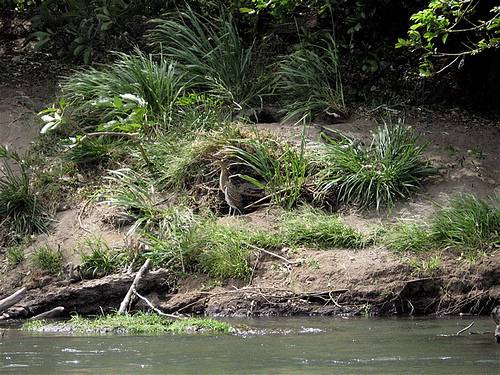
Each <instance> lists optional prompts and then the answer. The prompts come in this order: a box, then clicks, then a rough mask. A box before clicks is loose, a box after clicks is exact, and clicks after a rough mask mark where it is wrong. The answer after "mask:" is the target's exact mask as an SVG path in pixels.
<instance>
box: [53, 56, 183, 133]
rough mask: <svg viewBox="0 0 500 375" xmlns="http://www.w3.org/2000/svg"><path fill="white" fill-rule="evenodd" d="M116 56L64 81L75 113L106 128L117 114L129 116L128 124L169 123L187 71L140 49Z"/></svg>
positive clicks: (66, 93) (107, 128)
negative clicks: (111, 62) (148, 120)
mask: <svg viewBox="0 0 500 375" xmlns="http://www.w3.org/2000/svg"><path fill="white" fill-rule="evenodd" d="M117 57H118V60H117V61H116V62H115V63H113V64H112V65H109V66H105V67H103V68H101V69H96V68H87V69H85V70H82V71H80V72H77V73H75V74H74V75H72V76H70V77H68V78H66V80H65V81H64V82H63V83H62V92H63V98H64V99H65V101H66V102H67V103H68V106H69V107H70V108H71V110H72V111H73V114H74V115H76V116H77V117H79V116H81V117H83V118H85V121H89V120H93V121H95V122H97V124H102V125H103V130H110V129H111V130H113V128H112V127H113V126H115V125H116V121H117V117H118V118H119V119H122V120H128V119H130V121H127V124H130V123H132V125H133V123H134V122H136V123H137V122H139V123H142V122H146V120H147V119H151V120H153V119H154V120H161V121H163V122H164V123H165V124H167V125H168V124H170V122H171V121H172V117H173V115H174V112H175V106H176V102H177V99H178V98H180V97H181V96H183V93H184V91H185V89H186V80H185V77H184V74H183V73H180V72H179V71H178V69H177V68H176V65H175V64H174V63H172V62H169V61H167V60H164V59H159V61H156V60H154V59H153V57H152V56H147V55H145V54H143V53H142V52H140V51H136V52H135V53H134V54H132V55H126V54H122V53H118V54H117ZM143 108H145V110H144V109H143ZM110 121H114V122H112V123H111V124H110V123H109V122H110Z"/></svg>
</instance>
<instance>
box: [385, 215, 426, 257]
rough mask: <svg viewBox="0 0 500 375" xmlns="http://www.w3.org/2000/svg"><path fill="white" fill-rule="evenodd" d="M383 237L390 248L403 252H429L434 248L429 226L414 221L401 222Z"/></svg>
mask: <svg viewBox="0 0 500 375" xmlns="http://www.w3.org/2000/svg"><path fill="white" fill-rule="evenodd" d="M383 237H384V238H383V242H384V243H385V244H386V245H387V246H388V247H389V248H390V249H393V250H397V251H401V252H427V251H430V250H431V249H433V248H434V244H433V238H432V233H431V232H430V230H429V228H428V227H426V226H423V225H420V224H417V223H414V222H408V223H403V222H402V223H399V224H397V225H395V226H394V227H392V228H390V229H389V230H388V232H387V233H386V234H385V235H384V236H383Z"/></svg>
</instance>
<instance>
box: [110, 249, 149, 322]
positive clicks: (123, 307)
mask: <svg viewBox="0 0 500 375" xmlns="http://www.w3.org/2000/svg"><path fill="white" fill-rule="evenodd" d="M150 263H151V260H150V259H149V258H148V259H146V261H145V262H144V264H143V265H142V267H141V268H140V270H139V271H138V272H137V274H136V275H135V278H134V281H133V282H132V285H131V286H130V288H129V290H128V292H127V294H126V295H125V298H123V301H122V303H121V304H120V308H119V309H118V315H123V314H125V313H126V312H127V308H128V305H129V303H130V298H131V297H132V294H133V290H134V289H135V287H136V285H137V284H139V281H141V278H142V275H143V274H144V273H146V272H147V270H148V268H149V264H150Z"/></svg>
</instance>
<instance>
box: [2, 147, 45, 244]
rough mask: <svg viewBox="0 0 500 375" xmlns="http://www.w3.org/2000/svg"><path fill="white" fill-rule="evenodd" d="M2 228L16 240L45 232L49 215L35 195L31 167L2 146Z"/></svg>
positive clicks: (17, 155)
mask: <svg viewBox="0 0 500 375" xmlns="http://www.w3.org/2000/svg"><path fill="white" fill-rule="evenodd" d="M0 159H3V161H4V163H3V168H2V169H0V224H1V226H2V227H3V228H6V229H7V231H8V232H10V234H11V235H12V237H13V238H22V237H24V236H26V235H31V234H34V233H39V232H43V231H44V230H45V229H46V228H47V226H48V224H49V215H48V212H47V211H46V209H45V208H44V206H43V204H42V203H41V201H40V199H39V197H38V195H37V194H36V193H35V192H34V191H33V186H32V178H31V175H30V171H29V165H28V163H27V161H26V160H24V159H23V158H22V157H21V156H20V155H19V154H17V153H16V152H13V151H10V150H8V149H7V148H6V147H3V146H0Z"/></svg>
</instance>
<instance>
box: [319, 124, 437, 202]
mask: <svg viewBox="0 0 500 375" xmlns="http://www.w3.org/2000/svg"><path fill="white" fill-rule="evenodd" d="M326 139H327V140H328V141H329V142H328V144H327V145H326V146H325V147H324V149H323V152H322V153H320V154H319V156H318V157H317V161H318V164H320V165H321V166H322V170H321V171H320V172H319V174H318V180H319V183H318V184H319V189H318V190H319V193H320V194H323V195H328V194H330V195H336V196H337V198H338V200H339V201H340V202H343V203H353V204H357V205H358V206H359V207H360V208H362V209H364V208H369V207H375V208H376V209H377V210H378V209H379V208H380V207H382V206H388V207H390V206H392V205H393V203H394V201H395V200H396V199H398V198H406V197H408V196H409V195H410V194H411V193H413V192H414V191H416V190H418V188H419V187H420V186H421V183H422V181H423V180H424V179H425V178H426V177H428V176H430V175H432V174H434V173H435V169H434V168H432V167H431V166H430V165H429V163H428V162H426V161H424V159H423V152H424V150H425V145H421V144H419V137H418V135H417V134H416V133H415V131H413V130H412V129H411V128H409V127H406V126H404V125H403V124H402V123H397V124H388V123H384V125H383V126H382V127H380V128H379V129H378V130H377V132H376V133H375V134H374V135H373V140H372V142H371V144H370V145H369V146H368V147H363V146H362V145H359V144H358V145H356V144H355V143H350V144H341V143H337V142H335V141H333V140H331V139H328V138H327V137H326Z"/></svg>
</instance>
